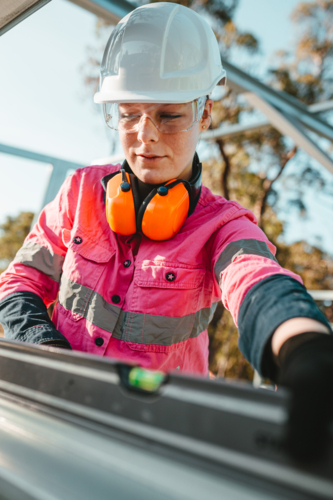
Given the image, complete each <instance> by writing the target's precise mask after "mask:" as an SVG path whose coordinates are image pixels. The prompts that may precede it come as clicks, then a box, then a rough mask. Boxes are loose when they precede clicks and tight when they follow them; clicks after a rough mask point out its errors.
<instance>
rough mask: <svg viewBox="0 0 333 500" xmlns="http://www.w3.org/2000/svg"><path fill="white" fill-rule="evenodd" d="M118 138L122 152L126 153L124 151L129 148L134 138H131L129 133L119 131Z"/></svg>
mask: <svg viewBox="0 0 333 500" xmlns="http://www.w3.org/2000/svg"><path fill="white" fill-rule="evenodd" d="M119 139H120V143H121V145H122V148H123V150H124V153H125V155H126V153H127V152H128V150H129V148H130V147H131V145H132V144H133V142H134V140H135V139H134V140H133V138H132V137H131V135H130V134H122V133H121V132H119Z"/></svg>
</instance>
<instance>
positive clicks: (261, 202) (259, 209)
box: [255, 146, 297, 228]
mask: <svg viewBox="0 0 333 500" xmlns="http://www.w3.org/2000/svg"><path fill="white" fill-rule="evenodd" d="M296 152H297V146H294V147H293V149H291V150H290V151H289V152H288V153H287V154H286V155H285V156H284V158H283V159H282V160H281V163H280V170H279V171H278V173H277V174H276V176H275V177H273V179H267V177H266V179H265V180H264V182H263V184H262V188H263V194H262V196H261V197H259V199H258V200H257V203H256V210H255V212H256V216H257V218H258V225H259V227H261V228H263V226H262V223H263V216H264V213H265V210H266V208H267V199H268V196H269V193H270V192H271V189H272V186H273V184H274V182H275V181H277V179H278V178H279V177H280V175H281V174H282V172H283V170H284V169H285V167H286V165H287V163H288V162H289V160H291V158H293V157H294V156H295V154H296Z"/></svg>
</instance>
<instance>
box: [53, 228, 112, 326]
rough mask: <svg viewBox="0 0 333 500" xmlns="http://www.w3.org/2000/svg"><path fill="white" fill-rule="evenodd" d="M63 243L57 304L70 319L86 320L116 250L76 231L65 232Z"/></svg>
mask: <svg viewBox="0 0 333 500" xmlns="http://www.w3.org/2000/svg"><path fill="white" fill-rule="evenodd" d="M63 241H64V243H65V245H66V246H67V248H68V252H67V254H66V258H65V261H64V264H63V274H62V278H61V282H60V289H59V303H60V304H61V305H62V306H63V307H64V308H65V309H66V312H67V313H68V315H69V317H70V318H71V319H72V320H74V321H78V320H79V319H82V318H83V317H87V315H88V313H89V304H90V303H91V302H92V299H93V297H94V295H95V294H96V292H95V290H96V287H97V285H98V282H99V280H100V278H101V275H102V273H103V271H104V270H105V267H106V265H107V263H108V262H109V261H110V259H111V258H112V256H113V255H114V254H115V249H113V248H109V249H108V248H105V247H104V246H101V245H100V244H99V243H98V242H96V241H92V240H91V239H90V238H89V236H88V235H87V234H85V233H83V232H82V231H79V230H76V231H71V232H70V231H68V230H66V229H64V230H63Z"/></svg>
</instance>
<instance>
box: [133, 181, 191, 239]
mask: <svg viewBox="0 0 333 500" xmlns="http://www.w3.org/2000/svg"><path fill="white" fill-rule="evenodd" d="M174 181H175V179H173V180H171V181H169V182H168V183H167V184H170V183H171V182H174ZM167 184H166V186H167ZM189 206H190V198H189V194H188V192H187V189H186V187H185V186H184V184H182V183H180V184H177V185H176V186H174V187H172V188H170V189H169V191H168V193H167V194H166V195H165V196H161V195H160V194H158V193H156V194H155V196H154V197H153V198H152V199H151V200H150V201H149V203H148V205H147V207H146V210H145V212H144V215H143V218H142V224H141V227H142V232H143V234H144V235H145V236H147V237H148V238H150V239H151V240H155V241H164V240H169V239H170V238H173V236H175V234H177V233H178V231H179V230H180V228H181V227H182V225H183V224H184V222H185V220H186V217H187V214H188V210H189Z"/></svg>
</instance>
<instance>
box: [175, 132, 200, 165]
mask: <svg viewBox="0 0 333 500" xmlns="http://www.w3.org/2000/svg"><path fill="white" fill-rule="evenodd" d="M198 135H199V134H197V133H196V130H193V131H192V130H190V131H188V132H183V133H182V134H180V135H179V136H178V137H177V139H176V140H175V141H174V142H173V143H170V146H172V150H173V152H174V155H175V156H177V157H182V158H184V159H185V160H187V159H188V158H191V157H193V155H194V152H195V148H196V146H197V141H198Z"/></svg>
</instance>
